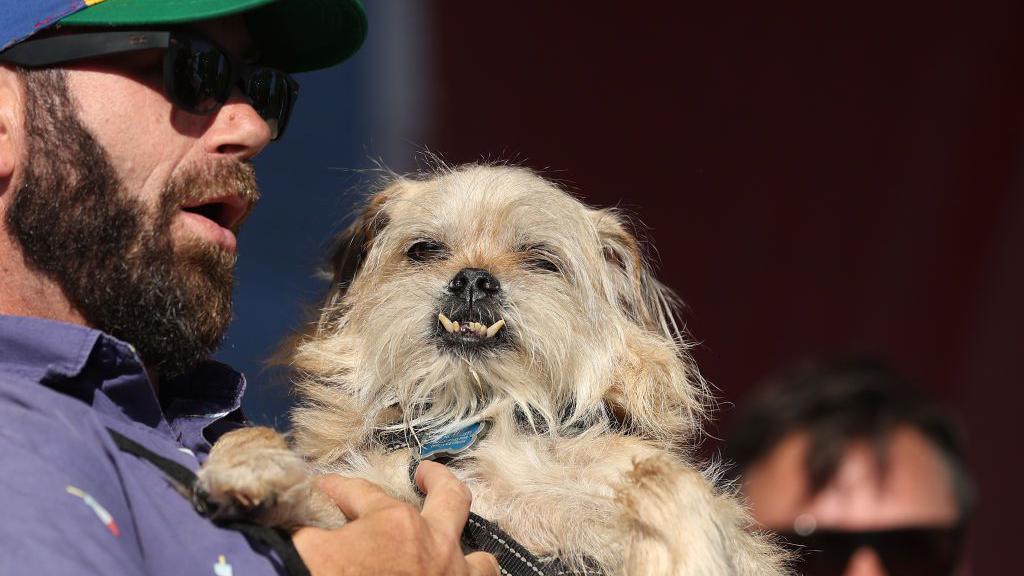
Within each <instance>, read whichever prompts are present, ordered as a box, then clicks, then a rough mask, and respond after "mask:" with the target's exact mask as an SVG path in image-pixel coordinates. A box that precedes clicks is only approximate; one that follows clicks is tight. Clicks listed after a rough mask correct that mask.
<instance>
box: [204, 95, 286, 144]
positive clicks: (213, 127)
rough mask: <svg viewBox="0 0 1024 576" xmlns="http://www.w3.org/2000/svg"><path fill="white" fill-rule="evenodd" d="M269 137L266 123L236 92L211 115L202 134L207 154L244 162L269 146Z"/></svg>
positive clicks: (245, 99)
mask: <svg viewBox="0 0 1024 576" xmlns="http://www.w3.org/2000/svg"><path fill="white" fill-rule="evenodd" d="M270 137H271V131H270V126H268V125H267V121H266V120H264V119H263V117H261V116H260V115H259V114H258V113H257V112H256V109H255V108H253V107H252V104H250V103H249V100H248V99H247V98H246V97H245V96H244V95H243V94H242V93H241V92H240V91H239V90H237V89H236V90H235V91H234V94H232V96H231V98H230V99H229V100H228V101H227V102H225V103H224V105H223V106H221V107H220V109H219V110H217V111H216V112H215V113H214V118H213V121H212V123H211V124H210V125H209V128H208V129H207V131H206V135H205V140H206V149H207V152H208V153H210V154H220V155H226V156H233V157H235V158H236V159H237V160H240V161H242V162H244V161H247V160H250V159H252V158H253V157H254V156H256V155H257V154H259V153H260V151H262V150H263V149H264V148H265V147H266V146H267V144H269V143H270Z"/></svg>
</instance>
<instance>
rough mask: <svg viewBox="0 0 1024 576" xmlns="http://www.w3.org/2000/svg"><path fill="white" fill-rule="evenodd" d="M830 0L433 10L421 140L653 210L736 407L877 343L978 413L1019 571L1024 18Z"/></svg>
mask: <svg viewBox="0 0 1024 576" xmlns="http://www.w3.org/2000/svg"><path fill="white" fill-rule="evenodd" d="M820 4H821V3H819V2H786V3H782V2H749V3H747V4H746V5H743V6H739V5H735V4H733V5H731V6H723V5H720V4H718V3H679V2H672V3H669V2H664V3H625V2H614V3H613V2H607V3H600V2H597V3H594V2H589V3H568V2H550V1H541V0H536V1H522V0H520V1H517V2H514V3H500V4H499V3H491V2H479V1H469V0H445V1H444V2H436V3H435V4H434V5H433V8H432V18H433V20H432V26H433V32H432V34H433V40H434V43H435V67H436V68H435V70H434V72H433V74H432V78H433V81H434V82H435V85H434V86H433V89H434V96H433V97H434V98H435V102H436V114H435V116H434V118H433V119H432V121H433V127H432V136H431V137H430V138H428V140H427V141H426V142H425V144H426V145H427V146H428V147H429V148H431V149H432V150H434V151H437V152H439V153H440V154H441V155H442V156H444V157H445V158H446V159H447V160H449V161H453V162H465V161H473V160H478V159H480V158H489V159H513V160H518V161H520V162H522V163H524V164H526V165H529V166H532V167H534V168H538V169H542V170H544V171H545V173H546V174H547V175H549V176H552V177H554V178H557V179H561V180H563V181H566V182H568V183H571V185H572V187H573V188H574V189H575V190H577V191H578V192H579V193H580V194H581V195H582V196H583V197H584V198H585V199H586V200H587V201H588V202H590V203H593V204H600V205H612V204H615V205H621V206H623V207H626V208H629V209H631V210H632V211H633V212H634V213H636V214H637V215H638V216H639V218H640V219H641V220H642V221H643V222H644V223H645V224H646V225H647V226H648V227H649V228H650V236H651V238H652V239H653V240H654V242H655V244H656V246H657V248H658V253H659V255H660V260H661V273H660V275H661V277H662V278H663V279H664V280H665V281H666V282H667V283H668V284H669V285H670V286H672V287H674V288H675V289H676V290H677V291H678V292H679V293H680V295H681V296H682V297H683V299H684V300H685V301H686V302H687V304H688V305H689V310H688V311H687V314H686V319H687V322H688V325H689V327H690V329H691V331H692V333H693V334H694V336H695V337H696V338H697V339H698V340H700V341H701V342H702V346H701V348H699V349H698V350H697V352H696V355H697V358H698V361H699V362H700V364H701V366H702V368H703V370H704V373H705V375H706V376H707V377H708V378H709V379H710V380H711V381H712V382H713V383H714V384H715V385H717V386H718V387H719V388H720V395H721V396H722V397H723V398H724V399H725V400H727V401H731V402H736V403H742V400H743V394H744V391H745V390H748V389H749V387H750V386H751V385H753V384H754V383H755V382H757V381H758V380H759V379H762V378H763V377H764V376H765V375H767V374H769V373H772V372H774V371H777V370H779V369H780V368H782V367H784V366H786V365H788V364H790V363H792V362H793V361H795V360H799V359H801V358H808V357H813V356H829V355H833V354H838V353H847V352H872V353H876V354H878V355H880V356H882V357H884V358H887V359H889V360H891V361H892V363H893V364H895V365H896V367H897V368H899V369H900V370H902V371H903V372H904V373H906V374H907V375H908V376H910V377H912V378H913V379H914V380H916V381H917V382H918V383H920V385H921V386H923V387H925V388H927V389H929V390H930V391H932V392H933V393H934V394H935V396H936V397H938V398H939V399H940V400H941V401H943V402H945V403H948V404H950V405H954V406H955V407H957V408H958V409H959V410H960V411H961V413H962V414H963V416H964V418H965V420H966V422H967V426H968V431H969V433H970V441H971V445H972V458H973V464H974V466H975V469H976V470H977V474H978V475H979V477H980V479H981V483H982V508H981V511H980V518H979V522H978V523H977V526H976V535H977V536H978V538H977V539H976V540H977V545H976V554H975V556H976V561H975V566H976V569H977V570H978V571H979V572H980V573H983V574H984V573H993V574H994V573H998V572H999V571H1000V570H999V567H1000V564H1001V563H1000V561H999V559H1000V558H1001V557H1002V556H1003V555H1002V554H1000V550H1002V549H1005V548H1006V547H1007V546H1009V544H1010V542H1009V536H1008V535H1002V534H1000V532H999V526H1000V525H1004V526H1005V525H1007V524H1008V522H1007V521H1006V520H1004V521H1002V522H1000V520H999V519H1000V517H1001V515H1003V516H1005V511H1000V510H998V509H997V508H996V506H997V505H998V503H997V502H995V500H996V499H999V498H1000V497H1001V495H1002V494H1013V493H1015V492H1017V490H1016V485H1015V483H1014V484H1011V480H1012V475H1011V474H1010V471H1011V470H1010V466H1009V465H1008V463H1007V462H1006V459H1007V457H1008V456H1013V453H1012V452H1011V451H1010V450H1009V446H1008V441H1009V437H1010V436H1015V435H1017V434H1018V433H1017V432H1016V431H1015V428H1016V427H1015V426H1014V424H1013V423H1014V421H1015V420H1014V416H1015V415H1016V412H1017V409H1016V405H1018V404H1019V400H1020V399H1021V393H1020V392H1019V388H1018V386H1019V385H1022V384H1024V381H1022V378H1021V376H1022V374H1024V371H1022V370H1021V369H1020V368H1019V365H1018V362H1019V357H1020V356H1021V353H1022V352H1024V347H1022V344H1024V338H1022V337H1021V335H1020V333H1021V328H1020V327H1019V324H1020V323H1021V321H1024V306H1022V305H1021V303H1020V297H1021V295H1022V294H1024V275H1022V268H1024V200H1022V194H1021V192H1022V190H1021V188H1022V181H1024V178H1022V175H1024V169H1022V165H1024V154H1022V148H1021V144H1022V139H1021V126H1022V121H1021V120H1022V114H1021V111H1022V110H1024V8H1022V7H1021V6H1020V5H1019V4H1018V5H1016V6H1013V5H1008V6H997V5H987V6H983V5H981V4H979V3H961V6H960V7H959V8H948V7H939V6H937V5H936V4H935V3H925V2H920V3H904V2H887V3H880V4H878V5H876V6H868V5H865V4H862V3H842V4H841V5H840V4H838V3H835V4H834V5H835V6H838V7H833V8H828V9H826V8H822V7H821V6H820ZM830 4H831V3H830ZM911 4H916V6H912V5H911ZM730 411H731V408H730V407H729V406H728V405H726V406H724V407H723V410H722V412H721V414H720V417H721V419H723V420H728V418H729V415H730Z"/></svg>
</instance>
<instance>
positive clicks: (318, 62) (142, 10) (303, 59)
mask: <svg viewBox="0 0 1024 576" xmlns="http://www.w3.org/2000/svg"><path fill="white" fill-rule="evenodd" d="M0 12H2V13H3V19H2V20H0V21H2V24H0V50H3V49H6V48H7V47H9V46H11V45H13V44H16V43H18V42H21V41H22V40H24V39H26V38H28V37H30V36H32V35H33V34H35V33H36V32H39V31H40V30H43V29H46V28H51V27H54V26H69V27H70V26H92V27H108V26H116V27H119V28H125V27H130V26H160V25H168V26H171V25H180V24H187V23H189V22H196V21H199V20H209V19H213V18H221V17H224V16H231V15H234V14H242V15H243V17H244V18H245V20H246V24H247V25H248V27H249V32H250V34H252V37H253V39H254V40H255V42H256V43H257V45H258V46H259V49H260V53H261V56H260V64H263V65H264V66H270V67H273V68H278V69H280V70H284V71H286V72H305V71H307V70H316V69H319V68H327V67H328V66H333V65H335V64H337V63H339V62H341V61H342V60H344V59H346V58H348V57H349V56H351V55H352V54H353V53H355V51H356V50H358V49H359V46H360V45H361V44H362V43H363V39H364V38H365V37H366V12H365V10H364V9H363V5H362V4H361V3H360V0H13V2H8V3H7V5H6V6H4V7H3V8H0Z"/></svg>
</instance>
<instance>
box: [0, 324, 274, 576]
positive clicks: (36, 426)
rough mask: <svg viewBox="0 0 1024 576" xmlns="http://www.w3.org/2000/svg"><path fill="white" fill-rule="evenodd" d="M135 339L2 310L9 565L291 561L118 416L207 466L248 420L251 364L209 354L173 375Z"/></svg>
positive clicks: (161, 569)
mask: <svg viewBox="0 0 1024 576" xmlns="http://www.w3.org/2000/svg"><path fill="white" fill-rule="evenodd" d="M162 384H163V386H162V388H163V389H162V390H161V396H162V398H163V408H161V403H160V402H159V401H158V400H157V398H156V396H155V394H154V391H153V388H152V386H150V383H149V379H148V378H147V376H146V372H145V371H144V369H143V367H142V363H141V361H140V360H139V358H138V356H137V355H136V354H135V352H134V350H133V349H132V347H131V346H129V345H128V344H125V343H124V342H121V341H119V340H117V339H115V338H112V337H110V336H107V335H106V334H103V333H102V332H99V331H96V330H90V329H88V328H84V327H81V326H75V325H71V324H61V323H58V322H51V321H46V320H40V319H36V318H21V317H14V316H2V315H0V574H3V575H8V574H11V575H17V574H33V575H39V576H49V575H54V576H58V575H59V576H64V575H76V576H78V575H92V574H97V575H99V574H102V575H120V574H126V575H136V574H138V575H143V574H145V575H157V576H158V575H165V574H166V575H168V576H171V575H173V576H182V575H188V576H191V575H196V576H199V575H203V576H207V575H208V576H270V575H275V574H282V573H283V570H282V569H281V568H280V562H278V560H277V558H276V557H275V556H274V555H273V554H272V553H269V552H267V551H266V550H262V549H254V548H253V547H252V546H250V544H249V542H248V541H247V540H246V539H245V537H244V536H243V535H242V534H240V533H238V532H235V531H232V530H227V529H222V528H218V527H217V526H214V525H213V524H212V523H211V522H210V521H209V520H207V519H205V518H203V517H202V516H200V515H199V514H197V513H196V511H195V510H194V509H193V508H192V505H191V504H190V503H189V501H188V500H186V499H185V498H184V497H183V496H182V495H181V494H179V493H178V492H176V491H175V490H174V488H173V487H172V486H171V485H170V483H169V482H168V481H167V479H166V477H165V476H164V474H163V473H162V472H161V471H160V470H158V469H157V468H156V467H155V466H153V465H152V464H151V463H149V462H148V461H145V460H141V459H139V458H137V457H135V456H132V455H130V454H127V453H124V452H122V451H121V450H119V449H118V448H117V446H116V445H115V444H114V442H113V440H112V439H111V437H110V435H109V434H108V432H107V428H112V429H114V430H117V431H118V432H120V433H121V434H123V435H125V436H127V437H129V438H131V439H132V440H135V441H136V442H138V443H140V444H142V445H143V446H145V447H147V448H149V449H150V450H152V451H153V452H156V453H157V454H160V455H161V456H164V457H166V458H170V459H172V460H174V461H175V462H179V463H181V464H183V465H185V466H187V467H188V468H190V469H192V470H196V469H197V468H198V467H199V464H200V463H201V462H203V461H204V460H205V458H206V455H207V454H208V453H209V450H210V441H212V440H215V439H216V437H217V435H219V434H222V433H223V432H225V431H227V430H229V429H231V428H234V427H237V426H240V425H242V423H243V422H244V420H243V418H242V416H241V413H240V411H239V409H238V408H239V402H240V401H241V396H242V392H243V390H244V389H245V380H244V378H243V377H242V375H241V374H238V373H237V372H235V371H233V370H231V369H230V368H228V367H227V366H224V365H223V364H218V363H215V362H207V363H204V364H203V365H201V366H200V367H198V368H197V369H196V370H194V371H193V372H192V373H190V374H188V375H186V376H184V377H181V378H178V379H176V380H174V381H170V382H166V383H162Z"/></svg>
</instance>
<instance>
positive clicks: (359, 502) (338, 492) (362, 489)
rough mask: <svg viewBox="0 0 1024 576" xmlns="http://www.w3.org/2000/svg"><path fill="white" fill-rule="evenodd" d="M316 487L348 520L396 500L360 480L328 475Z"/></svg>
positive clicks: (374, 486) (375, 486)
mask: <svg viewBox="0 0 1024 576" xmlns="http://www.w3.org/2000/svg"><path fill="white" fill-rule="evenodd" d="M317 485H319V486H320V489H321V490H323V492H324V494H327V496H328V497H329V498H330V499H331V500H333V501H334V503H335V504H336V505H337V506H338V509H339V510H341V513H342V514H344V515H345V517H346V518H348V519H349V520H355V519H356V518H359V517H361V516H364V515H366V514H368V513H370V512H373V511H374V510H380V509H383V508H386V507H388V506H392V505H394V504H395V503H396V500H395V499H394V498H392V497H390V496H388V495H387V493H386V492H384V490H381V488H380V487H379V486H377V485H376V484H373V483H372V482H368V481H366V480H363V479H362V478H345V477H343V476H338V475H336V474H330V475H327V476H322V477H320V478H319V479H318V480H317Z"/></svg>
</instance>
